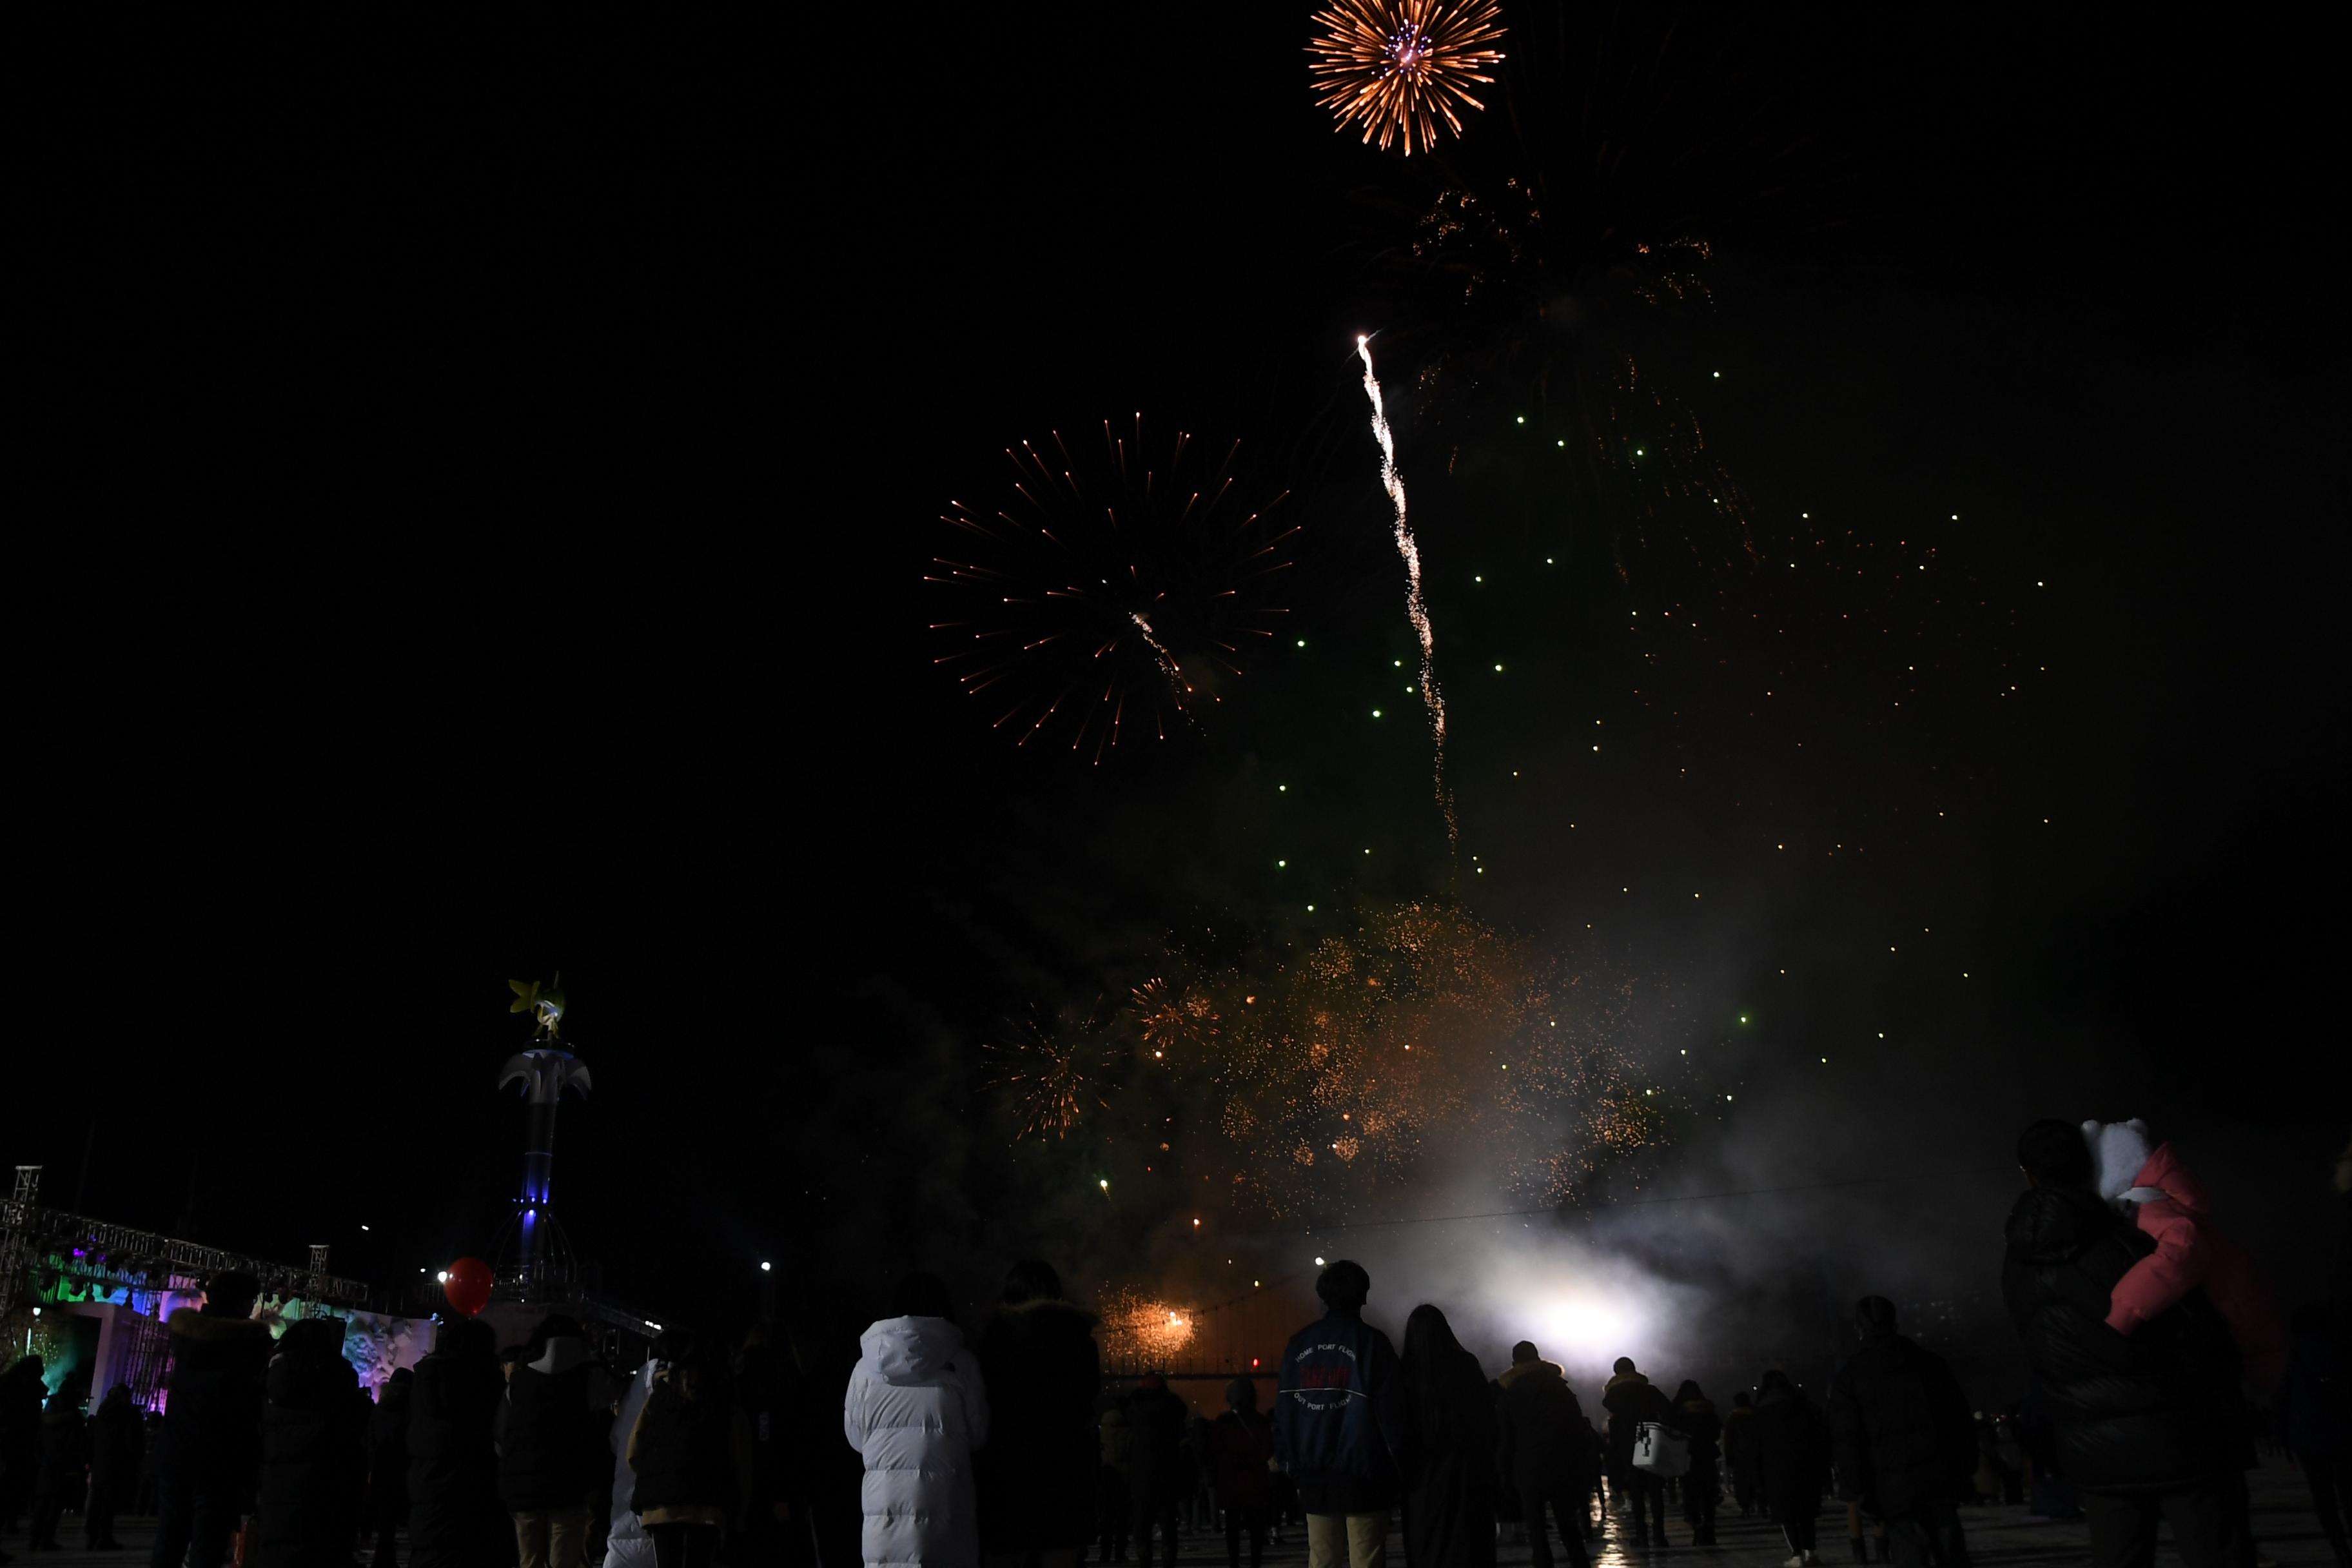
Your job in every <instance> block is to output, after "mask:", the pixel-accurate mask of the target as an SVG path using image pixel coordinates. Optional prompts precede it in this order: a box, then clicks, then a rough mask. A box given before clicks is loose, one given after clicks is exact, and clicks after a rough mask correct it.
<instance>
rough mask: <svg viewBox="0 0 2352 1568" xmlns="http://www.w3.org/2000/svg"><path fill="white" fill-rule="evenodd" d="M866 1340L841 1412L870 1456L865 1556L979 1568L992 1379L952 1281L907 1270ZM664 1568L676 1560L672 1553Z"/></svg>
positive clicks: (939, 1567)
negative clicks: (980, 1492)
mask: <svg viewBox="0 0 2352 1568" xmlns="http://www.w3.org/2000/svg"><path fill="white" fill-rule="evenodd" d="M859 1343H860V1346H861V1348H862V1349H863V1352H864V1353H863V1355H861V1356H860V1358H859V1360H858V1363H857V1370H856V1372H855V1373H851V1374H850V1379H849V1393H848V1396H847V1399H846V1400H845V1404H844V1405H843V1415H842V1420H843V1426H844V1429H845V1431H846V1433H847V1434H848V1436H849V1446H850V1447H853V1448H855V1449H856V1450H857V1452H858V1453H859V1455H860V1456H862V1457H863V1458H864V1459H865V1461H866V1482H865V1487H864V1489H863V1491H862V1492H861V1494H860V1496H861V1498H862V1500H863V1501H864V1504H865V1509H866V1531H865V1538H864V1544H865V1553H866V1562H867V1563H929V1564H931V1565H932V1568H973V1565H974V1564H976V1563H978V1562H979V1561H980V1531H979V1521H978V1519H977V1517H976V1515H977V1511H978V1507H977V1503H976V1501H975V1500H974V1497H973V1491H972V1473H971V1472H972V1454H973V1451H974V1450H975V1449H978V1448H980V1447H982V1445H984V1444H985V1443H986V1442H987V1441H988V1430H989V1412H988V1387H987V1382H986V1379H985V1378H984V1377H983V1376H982V1373H981V1369H980V1364H979V1358H978V1357H977V1356H976V1355H975V1354H974V1353H973V1352H971V1349H970V1348H969V1347H967V1346H966V1345H965V1344H964V1342H963V1331H961V1329H959V1328H957V1327H956V1325H955V1303H954V1300H953V1299H952V1298H950V1296H949V1294H948V1288H947V1286H946V1285H945V1284H944V1283H943V1282H942V1281H941V1280H940V1279H939V1278H938V1277H937V1276H936V1275H931V1274H909V1275H908V1276H907V1277H906V1278H905V1279H901V1280H900V1281H899V1282H898V1289H897V1291H896V1292H895V1294H894V1296H893V1299H892V1301H891V1315H890V1316H889V1317H887V1318H884V1319H882V1320H880V1321H877V1323H875V1324H874V1326H873V1327H871V1328H869V1329H867V1330H866V1334H865V1337H864V1338H863V1339H862V1340H861V1341H860V1342H859ZM658 1392H659V1391H658V1390H656V1394H658ZM646 1408H647V1409H651V1408H652V1406H651V1405H648V1406H647V1407H646ZM638 1485H639V1486H640V1488H642V1487H643V1485H644V1481H643V1479H640V1480H639V1482H638ZM658 1540H659V1537H658V1536H656V1542H658ZM662 1568H676V1565H675V1564H673V1563H670V1562H669V1561H668V1560H667V1559H664V1560H663V1563H662ZM697 1568H698V1565H697Z"/></svg>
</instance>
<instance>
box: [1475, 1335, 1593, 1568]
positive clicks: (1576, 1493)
mask: <svg viewBox="0 0 2352 1568" xmlns="http://www.w3.org/2000/svg"><path fill="white" fill-rule="evenodd" d="M1496 1383H1497V1384H1499V1385H1500V1386H1501V1388H1502V1391H1503V1396H1502V1398H1501V1400H1500V1401H1499V1402H1498V1403H1497V1405H1496V1415H1497V1416H1498V1418H1499V1421H1500V1425H1501V1427H1502V1453H1501V1464H1500V1467H1499V1468H1500V1470H1501V1474H1502V1479H1503V1481H1504V1484H1505V1485H1507V1486H1508V1487H1509V1488H1510V1489H1512V1491H1513V1492H1514V1493H1516V1494H1517V1498H1518V1500H1519V1517H1520V1518H1521V1519H1522V1520H1524V1521H1526V1523H1527V1527H1528V1548H1529V1550H1530V1551H1531V1552H1533V1553H1534V1563H1535V1568H1551V1562H1552V1557H1551V1541H1550V1537H1549V1532H1548V1531H1546V1530H1545V1528H1544V1512H1545V1510H1546V1509H1547V1508H1549V1510H1550V1511H1551V1514H1552V1516H1553V1518H1554V1519H1556V1520H1557V1521H1559V1535H1560V1539H1561V1540H1562V1541H1563V1542H1566V1543H1567V1545H1568V1560H1569V1562H1570V1563H1574V1564H1576V1565H1577V1568H1585V1565H1586V1564H1587V1563H1590V1562H1591V1553H1590V1552H1587V1551H1586V1550H1585V1546H1584V1527H1585V1525H1586V1523H1587V1522H1588V1521H1590V1520H1591V1512H1590V1510H1588V1509H1587V1507H1586V1503H1585V1499H1586V1497H1587V1495H1588V1494H1590V1492H1591V1489H1592V1482H1593V1477H1594V1475H1595V1474H1596V1473H1597V1472H1598V1471H1599V1470H1600V1468H1601V1455H1600V1452H1599V1449H1598V1447H1596V1445H1595V1444H1594V1442H1593V1437H1592V1424H1591V1422H1589V1421H1587V1420H1586V1419H1585V1416H1584V1407H1583V1405H1580V1404H1579V1403H1578V1402H1577V1398H1576V1394H1575V1391H1574V1390H1572V1389H1570V1387H1569V1386H1568V1380H1567V1378H1565V1377H1564V1376H1562V1375H1561V1373H1560V1369H1559V1367H1557V1366H1555V1365H1553V1364H1552V1363H1550V1362H1548V1361H1545V1360H1544V1359H1542V1357H1541V1356H1540V1355H1539V1354H1538V1352H1537V1350H1536V1347H1535V1346H1534V1345H1533V1344H1531V1343H1529V1342H1528V1341H1526V1340H1521V1341H1520V1342H1518V1343H1517V1344H1515V1345H1513V1346H1512V1347H1511V1365H1510V1370H1508V1371H1507V1372H1506V1373H1503V1375H1502V1376H1501V1377H1499V1378H1497V1379H1496Z"/></svg>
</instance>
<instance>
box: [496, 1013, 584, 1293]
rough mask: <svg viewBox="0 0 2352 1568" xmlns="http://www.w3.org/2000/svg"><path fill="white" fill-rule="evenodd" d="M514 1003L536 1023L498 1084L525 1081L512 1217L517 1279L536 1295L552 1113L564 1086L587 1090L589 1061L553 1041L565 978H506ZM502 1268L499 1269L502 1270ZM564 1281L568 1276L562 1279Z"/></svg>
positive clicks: (543, 1259)
mask: <svg viewBox="0 0 2352 1568" xmlns="http://www.w3.org/2000/svg"><path fill="white" fill-rule="evenodd" d="M507 984H508V985H509V986H510V987H512V988H513V991H514V994H515V999H514V1003H513V1005H511V1006H509V1008H508V1009H507V1011H509V1013H526V1012H528V1013H533V1014H535V1015H537V1019H538V1028H537V1030H536V1031H535V1032H534V1033H533V1034H532V1036H531V1047H530V1049H529V1050H527V1051H520V1052H517V1053H516V1054H515V1055H514V1056H512V1057H509V1058H507V1065H506V1066H505V1068H502V1069H500V1071H499V1088H500V1089H504V1088H506V1086H507V1085H509V1084H510V1083H517V1082H520V1084H521V1085H522V1086H523V1097H524V1098H525V1099H526V1100H529V1101H530V1136H529V1138H528V1139H527V1140H526V1141H525V1142H524V1143H523V1152H522V1195H521V1196H520V1197H518V1198H516V1199H515V1207H516V1208H517V1209H518V1210H520V1213H519V1214H518V1215H517V1216H516V1218H517V1221H518V1223H519V1225H520V1269H519V1270H518V1271H517V1272H518V1274H519V1276H520V1278H519V1279H518V1280H517V1283H519V1284H520V1286H521V1287H522V1289H523V1291H524V1293H525V1294H526V1296H530V1295H536V1294H538V1290H537V1289H536V1287H538V1286H540V1285H541V1284H542V1283H543V1282H546V1283H551V1282H552V1281H542V1279H541V1276H542V1275H544V1274H546V1273H547V1272H548V1269H547V1268H546V1267H545V1266H546V1264H547V1263H548V1262H549V1261H550V1258H551V1237H550V1235H549V1227H550V1226H553V1225H554V1224H555V1216H554V1215H553V1214H552V1213H551V1211H550V1209H549V1206H548V1192H549V1188H550V1186H551V1183H552V1181H553V1178H554V1173H555V1112H556V1110H558V1109H559V1108H560V1107H561V1106H562V1103H563V1091H564V1090H565V1089H577V1090H579V1091H580V1093H581V1095H582V1096H583V1098H584V1097H585V1096H586V1095H587V1093H588V1090H589V1088H590V1087H591V1086H590V1083H589V1079H588V1068H587V1064H585V1063H584V1062H583V1061H581V1060H580V1058H577V1057H575V1056H573V1055H572V1053H571V1052H570V1051H567V1050H565V1049H563V1048H562V1047H561V1046H559V1045H557V1044H556V1043H555V1042H556V1036H557V1034H558V1032H559V1031H560V1030H561V1029H562V1025H563V992H562V984H563V977H562V975H561V974H559V975H557V976H556V977H555V984H553V985H551V986H548V987H547V988H545V989H544V990H542V989H541V986H540V984H539V982H538V981H536V980H533V981H530V982H529V983H528V984H526V983H525V982H523V981H520V980H509V981H508V982H507ZM502 1272H503V1271H502ZM566 1282H567V1283H568V1281H566Z"/></svg>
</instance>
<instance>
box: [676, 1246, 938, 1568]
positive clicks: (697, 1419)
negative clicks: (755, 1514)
mask: <svg viewBox="0 0 2352 1568" xmlns="http://www.w3.org/2000/svg"><path fill="white" fill-rule="evenodd" d="M941 1294H942V1295H944V1294H945V1292H944V1290H943V1291H942V1292H941ZM677 1352H678V1354H677V1359H676V1360H674V1361H671V1362H668V1363H666V1364H664V1365H663V1366H662V1367H661V1368H660V1369H659V1370H658V1371H656V1373H654V1381H653V1386H652V1388H651V1389H649V1390H648V1391H647V1392H646V1406H645V1409H644V1411H643V1412H642V1413H641V1414H640V1415H638V1416H637V1426H636V1430H635V1432H634V1433H632V1434H631V1435H630V1437H629V1465H630V1468H632V1469H634V1470H635V1472H636V1486H635V1492H634V1495H633V1496H632V1499H631V1504H632V1506H633V1507H635V1510H636V1511H637V1515H638V1517H639V1518H641V1519H643V1520H644V1521H645V1524H646V1534H648V1535H650V1536H652V1537H653V1538H654V1561H655V1562H656V1563H658V1564H659V1568H710V1563H712V1562H713V1561H714V1560H715V1559H716V1558H717V1556H718V1553H719V1540H720V1537H721V1535H722V1533H723V1531H724V1530H725V1527H726V1524H727V1521H728V1519H729V1517H730V1515H731V1514H732V1513H733V1512H734V1510H735V1505H736V1502H737V1500H738V1499H739V1498H740V1495H741V1477H740V1474H739V1473H738V1470H737V1468H736V1455H737V1453H738V1452H739V1451H740V1450H741V1449H742V1448H743V1447H746V1445H745V1444H744V1443H743V1441H742V1439H743V1436H744V1434H743V1432H742V1429H741V1423H742V1415H741V1412H740V1411H739V1410H737V1409H736V1407H735V1402H734V1398H733V1396H732V1394H730V1392H729V1390H728V1386H727V1375H726V1374H727V1363H725V1362H724V1361H723V1360H721V1359H720V1358H719V1356H718V1355H717V1354H716V1353H712V1352H706V1351H705V1349H704V1348H703V1345H702V1343H701V1341H700V1339H699V1337H698V1336H687V1337H681V1339H680V1340H679V1341H678V1342H677ZM857 1396H858V1390H857V1385H856V1384H855V1383H853V1384H851V1385H850V1399H851V1401H852V1403H853V1405H855V1403H856V1400H857ZM859 1436H860V1433H859V1431H858V1430H857V1429H856V1428H855V1427H853V1428H852V1429H851V1430H850V1432H849V1438H850V1442H851V1445H852V1446H853V1447H855V1446H856V1445H857V1440H858V1437H859ZM866 1451H867V1452H868V1455H869V1462H870V1458H871V1451H870V1450H866ZM869 1474H870V1472H869ZM869 1523H870V1521H869ZM866 1561H868V1562H869V1563H870V1562H878V1561H897V1559H877V1558H876V1557H875V1556H874V1555H873V1553H872V1551H871V1548H870V1546H869V1548H868V1552H867V1557H866ZM908 1561H920V1559H908Z"/></svg>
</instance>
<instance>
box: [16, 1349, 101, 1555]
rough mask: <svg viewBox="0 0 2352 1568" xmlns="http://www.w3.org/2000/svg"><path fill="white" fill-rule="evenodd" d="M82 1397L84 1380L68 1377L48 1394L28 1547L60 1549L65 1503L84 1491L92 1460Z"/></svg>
mask: <svg viewBox="0 0 2352 1568" xmlns="http://www.w3.org/2000/svg"><path fill="white" fill-rule="evenodd" d="M83 1397H84V1387H83V1384H81V1383H80V1382H79V1381H78V1380H77V1379H75V1378H73V1377H68V1378H67V1379H66V1381H65V1384H63V1386H61V1387H59V1388H58V1391H57V1392H56V1393H55V1394H51V1395H49V1403H48V1407H47V1409H45V1410H43V1411H42V1412H41V1459H40V1468H39V1469H38V1470H37V1471H36V1472H35V1475H34V1479H33V1521H32V1527H31V1528H30V1529H29V1530H27V1531H26V1536H27V1537H28V1538H29V1545H28V1547H27V1550H30V1551H34V1552H55V1551H56V1550H57V1549H58V1521H60V1520H62V1519H63V1518H65V1512H66V1504H67V1503H68V1501H71V1500H75V1499H78V1498H79V1497H80V1496H81V1494H82V1484H83V1481H82V1478H83V1475H84V1467H85V1466H87V1465H88V1464H89V1423H88V1422H87V1421H85V1420H84V1419H83V1416H82V1413H81V1406H82V1399H83Z"/></svg>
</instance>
